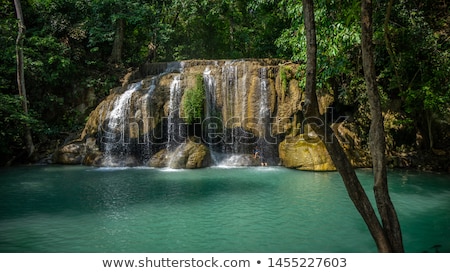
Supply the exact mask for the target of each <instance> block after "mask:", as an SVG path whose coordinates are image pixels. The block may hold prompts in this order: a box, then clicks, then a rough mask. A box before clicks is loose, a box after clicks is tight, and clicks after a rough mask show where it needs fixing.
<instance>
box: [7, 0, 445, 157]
mask: <svg viewBox="0 0 450 273" xmlns="http://www.w3.org/2000/svg"><path fill="white" fill-rule="evenodd" d="M21 2H22V9H23V17H24V21H25V27H26V33H25V38H24V46H23V52H24V60H25V63H24V66H25V81H26V84H27V90H28V92H27V93H28V97H27V99H28V105H29V109H30V111H29V113H28V114H24V113H23V112H22V110H21V107H20V105H21V102H22V101H23V100H24V98H22V97H20V96H19V93H18V92H17V80H16V49H15V46H16V36H17V33H18V21H17V19H16V11H15V9H14V5H13V4H12V3H11V1H7V0H0V5H1V9H0V14H1V16H0V43H1V45H2V50H3V52H2V54H1V55H0V60H1V61H0V126H1V127H2V131H1V133H0V147H1V158H0V163H1V164H2V165H3V164H4V163H5V162H6V161H8V160H10V159H11V158H12V157H14V156H15V155H17V154H19V153H20V152H21V151H22V150H23V147H24V145H25V144H24V139H23V135H22V134H23V129H24V128H25V127H26V126H30V127H31V129H32V135H33V138H34V140H35V142H36V143H38V146H39V144H40V147H38V149H39V148H40V150H45V149H50V148H51V147H50V146H52V145H53V148H54V145H55V144H52V145H49V144H48V143H54V141H55V140H58V139H64V138H66V137H67V136H68V135H70V134H71V133H73V132H77V131H78V130H80V128H81V127H82V126H83V123H84V122H85V119H86V116H87V115H88V114H89V112H90V110H92V108H93V107H95V106H96V104H97V103H98V102H99V101H100V100H101V99H102V98H104V97H105V96H106V95H107V94H108V92H109V89H110V88H112V87H114V86H117V85H120V81H119V79H120V78H121V77H122V76H123V75H124V74H125V73H126V72H127V71H128V70H129V69H132V68H133V67H137V66H139V65H140V64H142V63H144V62H162V61H173V60H184V59H195V58H198V59H239V58H281V59H286V60H291V61H295V62H298V63H300V64H303V63H304V61H305V57H306V46H305V43H306V40H305V33H304V26H303V18H302V12H303V10H302V4H301V1H292V0H281V1H274V0H214V1H208V0H201V1H190V0H153V1H151V0H148V1H145V0H130V1H119V0H56V1H54V0H28V1H21ZM315 2H316V5H315V6H316V24H317V39H318V79H317V84H318V88H319V89H320V90H322V92H330V93H332V94H333V96H334V97H335V107H336V109H341V110H342V111H344V110H345V111H346V110H348V109H350V111H356V110H358V109H359V112H360V113H362V114H360V115H362V116H363V115H364V113H366V114H367V112H368V110H366V112H364V108H365V107H366V104H367V98H366V97H365V92H362V91H361V90H363V89H364V77H363V73H362V65H361V49H360V47H361V46H360V43H361V42H360V35H361V33H360V23H359V22H360V21H359V17H360V14H359V12H360V11H359V6H360V2H359V1H353V0H318V1H315ZM374 50H375V58H376V69H377V73H378V79H377V80H378V84H379V88H380V91H381V93H382V95H383V98H384V102H385V105H384V106H385V108H386V109H388V108H389V107H396V108H397V109H396V110H398V111H399V112H401V113H402V118H401V119H399V120H400V121H399V124H396V126H397V127H401V128H403V129H402V130H401V131H398V132H397V135H395V139H394V140H393V142H392V143H390V144H389V143H388V145H391V146H392V147H391V148H393V147H394V146H401V145H409V146H414V148H415V149H429V148H439V149H448V147H449V146H448V144H446V143H449V142H448V139H446V138H445V137H446V136H444V135H442V134H440V133H442V132H440V130H439V129H438V128H439V126H440V124H443V123H446V124H448V123H449V122H450V121H449V102H450V11H449V7H448V4H447V2H446V1H432V0H425V1H422V0H421V1H419V0H410V1H406V0H397V1H376V3H374ZM393 102H398V103H396V104H395V106H394V105H393ZM355 118H356V119H358V117H355ZM364 126H366V125H365V124H363V122H361V126H360V127H361V131H364V130H365V129H367V128H364ZM388 129H389V128H388ZM418 132H419V133H420V135H421V136H423V138H424V144H418V143H416V140H417V139H416V135H417V133H418Z"/></svg>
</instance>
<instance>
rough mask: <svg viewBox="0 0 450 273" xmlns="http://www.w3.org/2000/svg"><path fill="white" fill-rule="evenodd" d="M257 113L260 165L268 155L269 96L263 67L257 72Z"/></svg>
mask: <svg viewBox="0 0 450 273" xmlns="http://www.w3.org/2000/svg"><path fill="white" fill-rule="evenodd" d="M259 75H260V76H259V82H260V83H259V91H260V99H259V113H258V136H259V140H258V146H259V153H260V154H259V157H260V161H261V164H262V165H263V164H266V163H267V157H268V155H269V151H268V150H269V147H268V145H267V142H266V136H267V135H268V134H267V130H268V128H269V126H268V123H269V116H270V113H269V112H270V109H269V94H268V91H269V90H268V80H267V68H265V67H263V68H261V69H260V71H259Z"/></svg>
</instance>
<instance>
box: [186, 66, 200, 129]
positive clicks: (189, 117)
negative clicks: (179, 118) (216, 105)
mask: <svg viewBox="0 0 450 273" xmlns="http://www.w3.org/2000/svg"><path fill="white" fill-rule="evenodd" d="M182 104H183V105H182V107H183V109H184V115H185V120H186V122H187V123H189V124H193V123H194V122H195V121H198V120H200V119H201V118H202V117H203V112H204V111H203V110H204V104H205V88H204V86H203V77H202V76H201V75H197V78H196V83H195V87H194V88H191V89H188V90H186V91H185V93H184V98H183V102H182Z"/></svg>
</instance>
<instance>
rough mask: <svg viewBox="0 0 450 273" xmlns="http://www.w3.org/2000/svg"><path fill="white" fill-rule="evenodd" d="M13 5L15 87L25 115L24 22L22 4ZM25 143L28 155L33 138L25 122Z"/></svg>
mask: <svg viewBox="0 0 450 273" xmlns="http://www.w3.org/2000/svg"><path fill="white" fill-rule="evenodd" d="M14 6H15V8H16V14H17V19H18V20H19V22H18V24H19V31H18V33H17V39H16V59H17V87H18V89H19V95H20V96H21V97H22V108H23V112H24V114H25V115H26V116H28V101H27V91H26V88H25V74H24V65H23V39H24V37H25V30H26V28H25V23H24V19H23V14H22V5H21V4H20V0H14ZM25 145H26V150H27V153H28V157H31V156H32V155H33V154H34V144H33V138H32V137H31V129H30V126H29V125H28V124H27V125H26V126H25Z"/></svg>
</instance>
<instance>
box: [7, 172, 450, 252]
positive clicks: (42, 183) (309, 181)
mask: <svg viewBox="0 0 450 273" xmlns="http://www.w3.org/2000/svg"><path fill="white" fill-rule="evenodd" d="M358 176H359V177H360V179H361V180H362V183H363V186H364V188H365V189H366V190H367V192H368V194H369V196H370V198H371V199H372V200H373V198H372V193H371V185H372V183H373V182H372V175H371V172H370V171H369V170H358ZM389 183H390V191H391V198H392V200H393V202H394V203H395V205H396V209H397V212H398V214H399V218H400V221H401V225H402V230H403V235H404V244H405V248H406V251H407V252H434V251H435V249H434V248H432V247H433V246H435V245H440V247H439V249H438V250H439V251H440V252H450V176H449V175H436V174H427V173H418V172H408V171H395V172H391V173H390V174H389ZM0 252H147V253H149V252H313V253H319V252H376V247H375V244H374V243H373V241H372V238H371V236H370V234H369V232H368V230H367V227H366V226H365V224H364V222H363V221H362V219H361V217H360V216H359V214H358V213H357V211H356V209H355V208H354V207H353V204H352V203H351V201H350V200H349V198H348V195H347V193H346V191H345V188H344V186H343V183H342V181H341V179H340V177H339V174H338V173H336V172H324V173H318V172H301V171H295V170H289V169H285V168H282V167H256V168H218V167H213V168H207V169H200V170H170V169H152V168H92V167H83V166H33V167H18V168H10V169H3V170H0Z"/></svg>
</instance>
